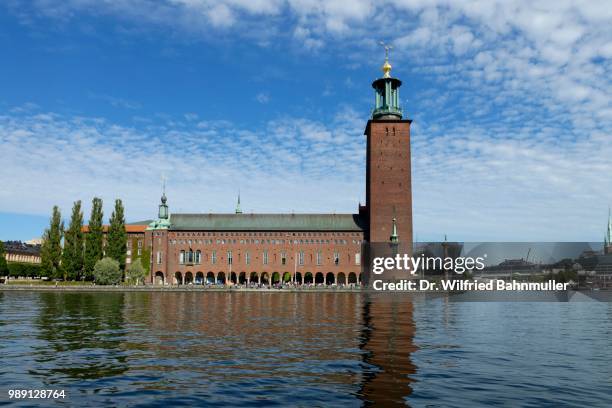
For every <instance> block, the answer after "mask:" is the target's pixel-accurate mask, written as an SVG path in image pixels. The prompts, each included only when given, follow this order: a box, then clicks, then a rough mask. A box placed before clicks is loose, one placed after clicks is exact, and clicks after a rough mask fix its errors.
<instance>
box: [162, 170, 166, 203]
mask: <svg viewBox="0 0 612 408" xmlns="http://www.w3.org/2000/svg"><path fill="white" fill-rule="evenodd" d="M161 179H162V196H161V202H162V204H166V201H167V198H166V175H165V174H163V173H162V176H161Z"/></svg>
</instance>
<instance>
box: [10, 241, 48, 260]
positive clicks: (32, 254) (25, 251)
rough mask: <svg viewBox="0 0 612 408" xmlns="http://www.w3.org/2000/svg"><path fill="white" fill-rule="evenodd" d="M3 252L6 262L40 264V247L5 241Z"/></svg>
mask: <svg viewBox="0 0 612 408" xmlns="http://www.w3.org/2000/svg"><path fill="white" fill-rule="evenodd" d="M4 252H5V253H4V257H5V258H6V261H7V262H19V263H31V264H40V245H37V244H29V243H27V242H21V241H5V242H4Z"/></svg>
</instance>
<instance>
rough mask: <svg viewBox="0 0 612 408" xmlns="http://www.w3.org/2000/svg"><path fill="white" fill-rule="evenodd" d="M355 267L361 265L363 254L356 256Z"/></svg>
mask: <svg viewBox="0 0 612 408" xmlns="http://www.w3.org/2000/svg"><path fill="white" fill-rule="evenodd" d="M355 265H361V254H360V253H359V252H357V253H356V254H355Z"/></svg>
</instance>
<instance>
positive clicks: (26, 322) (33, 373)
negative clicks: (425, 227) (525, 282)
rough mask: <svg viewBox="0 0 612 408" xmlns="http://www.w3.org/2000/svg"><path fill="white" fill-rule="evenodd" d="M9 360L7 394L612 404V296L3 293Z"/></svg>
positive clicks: (121, 399) (2, 344)
mask: <svg viewBox="0 0 612 408" xmlns="http://www.w3.org/2000/svg"><path fill="white" fill-rule="evenodd" d="M0 362H1V366H0V392H1V393H2V394H1V395H0V404H5V403H8V402H9V400H8V396H7V390H8V389H14V388H20V389H42V388H45V389H65V390H66V394H67V398H66V399H65V400H64V401H63V402H64V404H66V403H68V404H69V405H81V406H101V405H107V406H150V405H158V406H173V405H189V406H215V405H218V406H242V405H246V406H269V405H279V406H281V405H293V406H304V407H312V406H325V407H329V406H346V405H349V406H360V405H376V406H392V405H410V406H444V407H445V406H470V407H473V406H479V405H482V406H491V405H495V406H534V407H540V406H555V407H557V406H577V407H580V406H601V407H610V406H612V304H610V303H540V302H539V303H485V302H480V303H468V302H451V301H449V299H448V298H436V299H431V298H429V299H427V298H418V299H411V298H409V297H404V296H401V297H389V296H386V297H377V296H376V297H373V296H369V295H365V294H359V293H218V292H215V293H211V292H208V293H202V292H198V293H192V292H171V293H54V292H1V291H0ZM33 403H36V401H31V400H30V401H26V402H22V404H24V405H32V404H33ZM45 403H47V404H48V403H51V401H45Z"/></svg>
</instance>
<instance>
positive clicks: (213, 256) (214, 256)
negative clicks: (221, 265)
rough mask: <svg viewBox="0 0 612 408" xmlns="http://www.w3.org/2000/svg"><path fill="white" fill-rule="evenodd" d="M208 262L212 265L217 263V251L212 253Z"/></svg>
mask: <svg viewBox="0 0 612 408" xmlns="http://www.w3.org/2000/svg"><path fill="white" fill-rule="evenodd" d="M210 261H211V262H212V264H213V265H214V264H216V263H217V251H212V255H211V256H210Z"/></svg>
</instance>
